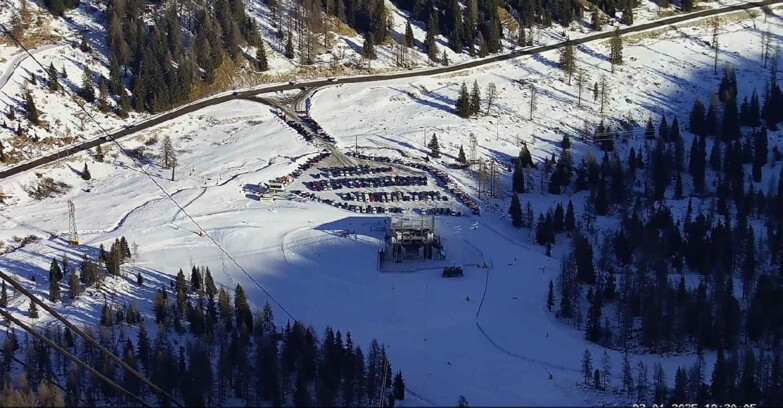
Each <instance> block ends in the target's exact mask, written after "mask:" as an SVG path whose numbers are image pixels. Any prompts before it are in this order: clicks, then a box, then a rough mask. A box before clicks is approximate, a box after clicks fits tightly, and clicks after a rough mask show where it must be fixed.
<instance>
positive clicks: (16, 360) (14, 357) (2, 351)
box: [0, 325, 89, 406]
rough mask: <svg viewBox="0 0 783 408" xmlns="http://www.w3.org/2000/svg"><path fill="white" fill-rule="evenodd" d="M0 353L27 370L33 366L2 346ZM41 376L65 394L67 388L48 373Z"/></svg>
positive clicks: (30, 369) (80, 399) (85, 402)
mask: <svg viewBox="0 0 783 408" xmlns="http://www.w3.org/2000/svg"><path fill="white" fill-rule="evenodd" d="M9 327H10V325H9ZM0 354H3V355H4V356H7V357H8V358H10V359H11V360H13V361H14V362H16V363H17V364H19V365H21V366H22V367H24V368H26V369H27V370H29V371H33V367H30V365H29V364H27V363H25V362H24V361H22V360H20V359H18V358H16V356H14V354H13V352H11V353H7V352H6V351H5V350H3V349H2V348H0ZM41 378H42V379H44V380H46V381H47V382H49V383H50V384H52V385H54V386H55V387H57V388H59V389H60V390H61V391H62V392H64V393H66V394H67V393H68V390H66V389H65V387H63V386H62V385H60V383H58V382H57V381H55V380H53V379H51V378H50V377H49V376H48V375H41ZM79 401H81V402H82V404H84V405H85V406H87V405H89V404H87V401H85V400H84V398H79Z"/></svg>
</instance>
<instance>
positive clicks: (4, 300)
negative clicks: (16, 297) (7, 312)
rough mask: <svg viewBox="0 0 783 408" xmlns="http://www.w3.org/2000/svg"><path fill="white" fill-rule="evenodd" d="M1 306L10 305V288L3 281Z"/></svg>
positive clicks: (0, 292) (0, 294)
mask: <svg viewBox="0 0 783 408" xmlns="http://www.w3.org/2000/svg"><path fill="white" fill-rule="evenodd" d="M0 307H8V288H6V286H5V281H3V289H2V290H0Z"/></svg>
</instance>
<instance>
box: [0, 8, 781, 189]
mask: <svg viewBox="0 0 783 408" xmlns="http://www.w3.org/2000/svg"><path fill="white" fill-rule="evenodd" d="M779 3H783V0H767V1H766V2H764V1H753V2H747V3H743V4H738V5H733V6H727V7H722V8H718V9H712V10H702V11H697V12H693V13H688V14H684V15H680V16H675V17H670V18H666V19H662V20H657V21H653V22H650V23H645V24H639V25H635V26H631V27H627V28H624V29H621V30H620V32H621V33H622V34H630V33H635V32H639V31H644V30H649V29H653V28H659V27H664V26H667V25H672V24H677V23H681V22H686V21H689V20H694V19H697V18H703V17H710V16H715V15H719V14H725V13H731V12H736V11H742V10H749V9H753V8H759V7H763V6H765V5H766V6H771V5H775V4H779ZM612 34H613V31H604V32H601V33H597V34H593V35H589V36H585V37H582V38H577V39H574V40H572V43H574V44H583V43H587V42H592V41H599V40H604V39H608V38H610V37H611V36H612ZM564 45H565V42H561V43H557V44H551V45H545V46H541V47H530V48H526V49H520V50H515V51H511V52H509V53H505V54H500V55H495V56H493V57H488V58H483V59H477V60H473V61H468V62H465V63H462V64H455V65H451V66H448V67H440V68H426V69H419V70H414V71H406V72H398V73H392V74H376V75H359V76H352V77H342V78H339V80H337V81H333V80H329V79H321V80H315V81H305V82H297V83H293V84H292V83H288V84H279V85H272V86H265V87H263V88H259V89H253V90H248V91H240V92H234V93H232V94H229V95H224V96H219V97H213V98H208V99H204V100H201V101H199V102H195V103H192V104H189V105H186V106H183V107H181V108H178V109H176V110H173V111H170V112H168V113H165V114H162V115H160V116H156V117H154V118H151V119H149V120H147V121H144V122H142V123H139V124H136V125H135V126H132V127H129V128H126V129H123V130H120V131H117V132H114V133H112V134H110V135H107V136H102V137H99V138H97V139H93V140H89V141H86V142H84V143H81V144H78V145H74V146H71V147H68V148H66V149H63V150H60V151H58V152H56V153H52V154H49V155H47V156H42V157H39V158H37V159H33V160H30V161H27V162H24V163H21V164H18V165H16V166H14V167H11V168H9V169H4V170H2V171H0V179H4V178H6V177H10V176H13V175H15V174H18V173H21V172H24V171H27V170H30V169H34V168H36V167H39V166H42V165H44V164H47V163H52V162H54V161H57V160H60V159H62V158H65V157H68V156H71V155H73V154H76V153H79V152H81V151H84V150H88V149H92V148H93V147H96V146H98V145H101V144H104V143H110V140H116V139H120V138H123V137H125V136H129V135H132V134H135V133H138V132H141V131H143V130H145V129H149V128H151V127H153V126H156V125H159V124H161V123H164V122H167V121H169V120H172V119H175V118H178V117H180V116H182V115H186V114H188V113H192V112H195V111H197V110H199V109H202V108H206V107H208V106H213V105H217V104H220V103H224V102H228V101H231V100H234V99H245V98H248V97H252V96H256V95H261V94H264V93H270V92H278V91H287V90H292V89H299V88H314V87H321V86H327V85H333V84H335V83H360V82H376V81H386V80H390V79H400V78H412V77H417V76H431V75H438V74H444V73H448V72H455V71H461V70H464V69H470V68H475V67H478V66H481V65H487V64H493V63H496V62H499V61H506V60H510V59H513V58H518V57H523V56H527V55H533V54H538V53H542V52H546V51H550V50H554V49H558V48H562V47H563V46H564Z"/></svg>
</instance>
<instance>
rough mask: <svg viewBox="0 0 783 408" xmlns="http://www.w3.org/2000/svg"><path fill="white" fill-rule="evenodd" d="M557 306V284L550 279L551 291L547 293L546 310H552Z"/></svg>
mask: <svg viewBox="0 0 783 408" xmlns="http://www.w3.org/2000/svg"><path fill="white" fill-rule="evenodd" d="M554 307H555V285H554V283H553V282H552V280H551V279H550V280H549V292H548V293H547V295H546V310H548V311H550V312H551V311H552V308H554Z"/></svg>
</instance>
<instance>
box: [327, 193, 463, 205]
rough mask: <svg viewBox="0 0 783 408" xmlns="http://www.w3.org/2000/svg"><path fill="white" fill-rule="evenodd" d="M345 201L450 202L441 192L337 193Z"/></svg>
mask: <svg viewBox="0 0 783 408" xmlns="http://www.w3.org/2000/svg"><path fill="white" fill-rule="evenodd" d="M337 195H338V196H339V197H340V198H342V199H343V200H345V201H362V202H365V203H367V202H369V203H394V202H401V201H448V200H449V198H448V197H447V196H445V195H443V196H442V195H441V194H440V192H439V191H411V192H403V191H391V192H385V191H384V192H362V191H349V192H346V193H337Z"/></svg>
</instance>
